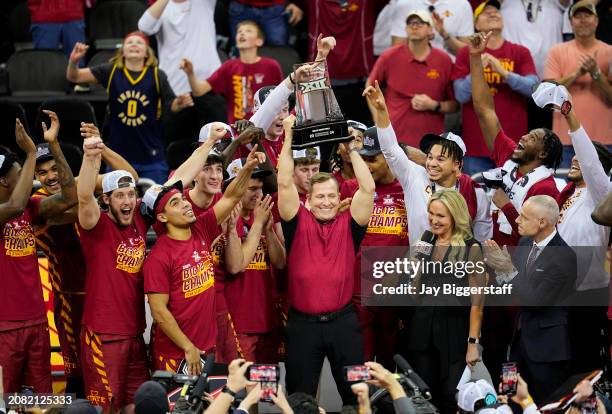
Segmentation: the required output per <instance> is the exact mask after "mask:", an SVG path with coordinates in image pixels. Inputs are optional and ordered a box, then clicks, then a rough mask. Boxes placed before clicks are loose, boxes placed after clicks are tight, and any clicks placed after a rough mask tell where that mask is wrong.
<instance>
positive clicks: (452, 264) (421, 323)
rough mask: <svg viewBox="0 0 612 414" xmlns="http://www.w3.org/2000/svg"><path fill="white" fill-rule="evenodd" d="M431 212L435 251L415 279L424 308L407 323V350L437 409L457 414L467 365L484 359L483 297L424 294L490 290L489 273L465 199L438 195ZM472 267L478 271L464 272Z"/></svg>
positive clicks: (431, 203)
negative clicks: (487, 287) (457, 398)
mask: <svg viewBox="0 0 612 414" xmlns="http://www.w3.org/2000/svg"><path fill="white" fill-rule="evenodd" d="M428 213H429V223H430V226H431V232H432V233H433V235H434V241H433V243H432V244H433V245H434V247H433V250H432V252H431V256H429V257H427V258H425V259H424V261H423V262H422V265H423V266H424V267H423V268H422V270H423V271H422V272H420V274H419V275H417V277H416V278H415V279H414V280H413V285H414V286H416V292H418V293H419V295H418V299H417V303H418V305H417V306H416V307H415V308H414V309H412V312H411V314H410V315H409V317H408V318H407V323H406V333H407V335H406V340H405V341H404V343H403V346H402V347H401V348H402V350H403V352H404V354H405V357H406V358H407V359H408V361H410V363H411V364H412V367H413V368H414V370H415V371H416V372H417V373H418V374H420V375H421V377H423V379H424V380H425V382H426V383H427V384H428V385H429V387H430V388H431V394H432V397H433V401H432V402H433V404H434V405H436V406H437V407H438V409H439V410H440V412H441V413H442V414H446V413H448V414H451V413H452V414H454V413H456V412H457V404H456V401H455V392H456V388H457V383H458V382H459V379H460V377H461V374H462V373H463V371H464V369H465V367H466V364H467V365H470V366H473V365H474V364H475V363H476V362H477V361H479V360H480V358H481V355H480V350H479V346H480V345H479V343H480V327H481V324H482V311H483V309H482V297H481V296H480V295H478V294H469V293H467V294H466V296H457V295H456V293H447V294H444V293H443V290H442V289H440V291H439V292H438V293H437V294H435V293H432V291H431V289H430V290H429V291H424V290H425V288H436V287H439V288H443V287H444V285H447V286H455V287H457V288H459V289H461V288H463V289H467V288H468V287H478V286H484V282H485V277H486V273H485V271H484V261H483V257H482V250H481V247H480V244H479V243H478V242H477V241H476V240H474V237H473V234H472V229H471V220H470V214H469V211H468V207H467V204H466V202H465V200H464V198H463V197H462V196H461V194H459V193H458V192H457V191H455V190H441V191H438V192H436V193H435V194H433V195H432V197H431V199H430V201H429V205H428ZM468 262H471V263H473V264H474V266H473V267H474V268H473V269H467V270H468V271H465V270H462V269H464V267H462V266H464V265H465V264H466V263H468ZM451 269H452V270H451ZM421 292H423V293H421Z"/></svg>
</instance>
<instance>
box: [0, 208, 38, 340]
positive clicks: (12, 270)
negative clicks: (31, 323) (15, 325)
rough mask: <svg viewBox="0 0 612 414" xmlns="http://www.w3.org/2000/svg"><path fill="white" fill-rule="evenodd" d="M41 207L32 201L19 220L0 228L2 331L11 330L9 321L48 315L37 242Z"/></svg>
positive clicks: (0, 312) (9, 222)
mask: <svg viewBox="0 0 612 414" xmlns="http://www.w3.org/2000/svg"><path fill="white" fill-rule="evenodd" d="M39 204H40V199H30V201H29V202H28V204H27V207H26V209H25V211H24V212H23V213H22V214H21V215H20V216H19V217H16V218H14V219H12V220H10V221H7V222H6V223H4V225H3V226H0V244H1V245H2V248H0V286H2V288H0V304H1V306H0V331H2V330H4V328H6V329H10V328H11V327H10V323H8V322H9V321H27V320H37V319H41V318H45V315H46V313H45V305H44V301H43V294H42V285H41V283H40V274H39V273H38V260H37V258H36V240H35V239H34V224H35V223H36V222H37V221H38V206H39ZM20 326H23V325H20Z"/></svg>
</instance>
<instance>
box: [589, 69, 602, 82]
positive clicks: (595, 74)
mask: <svg viewBox="0 0 612 414" xmlns="http://www.w3.org/2000/svg"><path fill="white" fill-rule="evenodd" d="M599 78H601V71H600V70H599V68H598V69H597V72H595V73H591V79H593V80H599Z"/></svg>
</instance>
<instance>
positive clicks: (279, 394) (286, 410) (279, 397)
mask: <svg viewBox="0 0 612 414" xmlns="http://www.w3.org/2000/svg"><path fill="white" fill-rule="evenodd" d="M272 401H274V404H275V405H276V406H277V407H278V408H279V409H280V410H281V413H283V414H293V409H292V408H291V406H290V405H289V402H288V401H287V398H286V397H285V391H283V386H282V385H280V384H279V385H278V391H276V395H274V394H272Z"/></svg>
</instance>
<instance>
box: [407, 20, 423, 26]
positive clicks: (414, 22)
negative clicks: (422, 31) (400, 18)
mask: <svg viewBox="0 0 612 414" xmlns="http://www.w3.org/2000/svg"><path fill="white" fill-rule="evenodd" d="M426 24H427V23H425V22H424V21H423V20H417V19H413V20H407V21H406V26H408V27H423V26H425V25H426Z"/></svg>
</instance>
